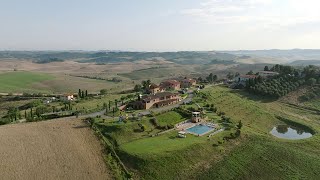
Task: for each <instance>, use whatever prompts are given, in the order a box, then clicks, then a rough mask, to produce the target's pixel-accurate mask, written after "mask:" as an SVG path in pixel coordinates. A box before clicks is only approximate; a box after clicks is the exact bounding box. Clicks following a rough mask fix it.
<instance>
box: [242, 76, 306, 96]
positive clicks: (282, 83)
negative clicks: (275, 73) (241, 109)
mask: <svg viewBox="0 0 320 180" xmlns="http://www.w3.org/2000/svg"><path fill="white" fill-rule="evenodd" d="M246 83H247V85H246V88H247V90H249V92H251V93H254V94H258V95H263V96H269V97H275V98H279V97H281V96H285V95H287V94H288V93H289V92H291V91H294V90H296V89H297V88H298V87H300V86H302V85H303V84H304V83H305V80H304V79H302V78H298V77H293V76H288V75H286V76H283V77H279V78H274V79H269V80H265V81H263V80H261V79H260V80H258V78H255V79H250V80H249V81H247V82H246Z"/></svg>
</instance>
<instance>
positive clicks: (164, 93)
mask: <svg viewBox="0 0 320 180" xmlns="http://www.w3.org/2000/svg"><path fill="white" fill-rule="evenodd" d="M175 95H177V94H176V93H171V92H160V93H157V94H153V95H148V96H143V97H142V98H141V99H142V100H145V101H148V100H149V101H150V100H153V99H157V98H161V97H165V96H175Z"/></svg>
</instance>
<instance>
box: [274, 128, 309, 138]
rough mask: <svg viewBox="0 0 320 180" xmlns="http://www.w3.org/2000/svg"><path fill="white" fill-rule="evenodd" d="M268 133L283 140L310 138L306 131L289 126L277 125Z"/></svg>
mask: <svg viewBox="0 0 320 180" xmlns="http://www.w3.org/2000/svg"><path fill="white" fill-rule="evenodd" d="M270 133H271V134H272V135H274V136H276V137H278V138H283V139H306V138H310V137H311V136H312V134H311V133H310V132H308V131H307V130H305V129H303V128H298V127H294V126H290V125H278V126H276V127H274V128H273V129H272V130H271V132H270Z"/></svg>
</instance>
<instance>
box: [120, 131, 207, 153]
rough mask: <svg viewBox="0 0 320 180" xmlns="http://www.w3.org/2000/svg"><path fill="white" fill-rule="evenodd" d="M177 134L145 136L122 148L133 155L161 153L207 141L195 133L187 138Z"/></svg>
mask: <svg viewBox="0 0 320 180" xmlns="http://www.w3.org/2000/svg"><path fill="white" fill-rule="evenodd" d="M177 135H178V133H177V131H173V132H170V133H166V134H164V135H160V136H156V137H148V138H143V139H139V140H137V141H133V142H131V143H126V144H124V145H122V146H121V147H120V148H121V149H122V150H124V151H126V152H130V153H131V154H133V155H141V156H148V155H161V154H163V153H170V152H173V151H177V150H181V149H185V148H187V147H189V146H191V145H194V144H197V143H203V142H206V141H207V138H206V137H205V136H203V137H196V136H194V135H188V136H187V138H182V139H181V138H178V137H177Z"/></svg>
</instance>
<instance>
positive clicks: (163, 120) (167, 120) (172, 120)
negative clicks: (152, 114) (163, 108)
mask: <svg viewBox="0 0 320 180" xmlns="http://www.w3.org/2000/svg"><path fill="white" fill-rule="evenodd" d="M156 118H157V120H158V123H159V125H160V126H164V125H168V124H171V125H175V124H177V123H179V122H181V121H184V120H185V119H184V118H183V117H182V116H181V115H180V114H179V113H177V112H174V111H170V112H167V113H163V114H160V115H158V116H156Z"/></svg>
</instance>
